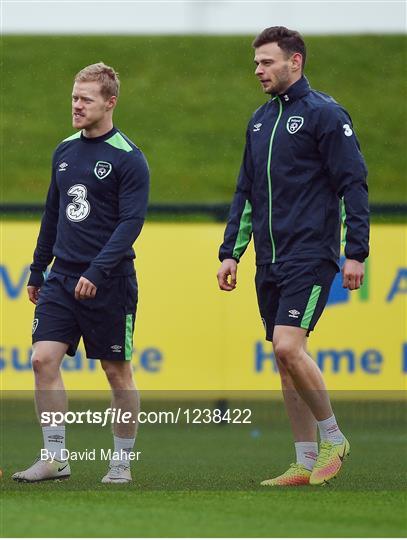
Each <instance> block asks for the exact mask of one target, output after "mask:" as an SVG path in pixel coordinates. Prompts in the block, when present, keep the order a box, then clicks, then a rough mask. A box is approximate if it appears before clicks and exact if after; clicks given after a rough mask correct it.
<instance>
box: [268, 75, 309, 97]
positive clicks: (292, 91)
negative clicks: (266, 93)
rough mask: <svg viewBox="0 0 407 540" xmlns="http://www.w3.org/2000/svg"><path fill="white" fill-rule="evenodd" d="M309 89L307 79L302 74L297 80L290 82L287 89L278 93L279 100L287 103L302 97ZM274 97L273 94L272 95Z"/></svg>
mask: <svg viewBox="0 0 407 540" xmlns="http://www.w3.org/2000/svg"><path fill="white" fill-rule="evenodd" d="M310 91H311V87H310V85H309V82H308V79H307V78H306V77H304V75H303V76H302V77H301V79H299V80H298V81H297V82H295V83H294V84H292V85H291V86H290V87H289V88H287V90H286V91H285V92H284V93H282V94H279V98H280V99H281V101H283V102H285V103H288V102H290V101H295V100H297V99H300V98H302V97H303V96H305V95H306V94H308V92H310ZM273 97H274V96H273Z"/></svg>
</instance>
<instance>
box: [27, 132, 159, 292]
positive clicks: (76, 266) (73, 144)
mask: <svg viewBox="0 0 407 540" xmlns="http://www.w3.org/2000/svg"><path fill="white" fill-rule="evenodd" d="M148 191H149V171H148V165H147V162H146V160H145V157H144V155H143V153H142V152H141V151H140V150H139V149H138V148H137V146H136V145H135V144H133V143H132V142H131V141H130V140H129V139H128V138H127V137H126V136H125V135H123V134H122V133H121V132H120V131H119V130H118V129H116V128H115V127H114V128H113V129H111V130H110V131H109V132H108V133H106V134H105V135H103V136H101V137H95V138H92V139H89V138H86V137H84V135H83V134H82V133H81V132H78V133H76V134H75V135H72V136H71V137H68V138H67V139H65V140H64V141H62V143H61V144H60V145H59V146H58V147H57V149H56V151H55V153H54V156H53V160H52V178H51V184H50V187H49V190H48V196H47V201H46V206H45V212H44V215H43V218H42V222H41V228H40V233H39V236H38V240H37V247H36V249H35V252H34V260H33V263H32V265H31V267H30V269H31V275H30V278H29V281H28V284H29V285H35V286H37V287H40V286H41V284H42V282H43V279H44V277H43V273H44V271H45V270H46V268H47V266H48V265H49V264H50V263H51V261H52V260H53V259H54V257H55V261H54V264H53V267H52V268H53V270H55V271H56V272H59V273H61V274H65V275H69V276H74V277H75V276H77V277H79V276H84V277H86V278H87V279H89V280H90V281H91V282H92V283H94V284H95V285H96V286H98V285H100V284H101V282H102V281H103V280H104V279H106V278H108V277H109V276H120V275H121V276H123V275H131V274H133V273H134V266H133V259H134V257H135V254H134V250H133V247H132V246H133V243H134V241H135V240H136V238H137V237H138V235H139V234H140V231H141V229H142V227H143V223H144V219H145V215H146V211H147V201H148Z"/></svg>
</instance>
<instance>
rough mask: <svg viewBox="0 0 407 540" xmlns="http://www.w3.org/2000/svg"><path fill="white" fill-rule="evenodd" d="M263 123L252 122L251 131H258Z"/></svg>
mask: <svg viewBox="0 0 407 540" xmlns="http://www.w3.org/2000/svg"><path fill="white" fill-rule="evenodd" d="M262 125H263V124H261V123H259V124H254V126H253V131H260V128H261V126H262Z"/></svg>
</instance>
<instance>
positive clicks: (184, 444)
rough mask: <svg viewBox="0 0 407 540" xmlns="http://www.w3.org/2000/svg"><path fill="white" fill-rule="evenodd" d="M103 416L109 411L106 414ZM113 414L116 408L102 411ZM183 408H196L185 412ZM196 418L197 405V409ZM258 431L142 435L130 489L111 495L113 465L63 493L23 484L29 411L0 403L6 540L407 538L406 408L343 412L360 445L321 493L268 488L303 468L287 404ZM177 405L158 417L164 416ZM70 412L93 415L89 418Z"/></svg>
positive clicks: (75, 431) (78, 430) (172, 429)
mask: <svg viewBox="0 0 407 540" xmlns="http://www.w3.org/2000/svg"><path fill="white" fill-rule="evenodd" d="M97 406H98V407H99V406H100V405H97ZM103 406H107V405H106V404H104V405H103ZM183 406H184V407H188V406H190V405H188V404H184V405H183ZM194 406H196V405H194ZM251 407H252V409H253V423H252V424H251V425H244V426H242V425H241V426H239V425H209V426H203V425H186V424H181V425H160V426H158V425H144V426H142V427H141V428H140V430H139V436H138V440H137V450H139V451H141V453H142V454H141V460H140V461H139V462H138V463H135V464H134V465H133V475H134V483H133V484H131V485H124V486H120V485H116V486H111V485H103V484H101V483H100V479H101V477H102V476H103V474H104V473H105V470H106V463H104V462H101V461H100V460H96V461H81V462H71V467H72V477H71V479H69V480H68V481H65V482H45V483H42V484H18V483H15V482H13V481H12V480H11V479H10V476H11V474H12V472H14V471H16V470H20V469H21V468H24V467H26V466H27V465H28V464H29V463H30V462H31V461H32V459H33V457H34V456H35V454H36V452H38V448H39V447H40V446H41V436H40V431H39V428H38V426H37V425H36V423H35V417H34V412H33V406H32V403H31V402H30V401H26V400H24V401H20V402H18V401H16V402H11V401H3V403H2V415H1V417H2V434H3V435H7V437H6V438H4V437H3V443H2V450H1V454H2V462H3V470H4V476H3V480H2V483H1V488H2V489H1V493H2V499H3V501H2V506H1V520H0V524H1V527H0V529H1V535H2V536H7V537H18V536H22V537H27V536H34V537H35V536H45V537H51V536H52V537H67V536H73V537H83V536H90V537H94V536H102V537H109V536H119V537H138V536H147V537H149V536H158V537H173V536H180V537H188V536H192V537H194V536H200V537H205V536H207V537H211V536H221V537H222V536H232V537H236V536H240V537H274V536H279V537H284V536H294V537H307V536H315V537H319V536H327V537H333V536H336V537H338V536H339V537H355V536H356V537H358V536H359V537H372V536H373V537H385V536H392V537H403V536H405V535H406V534H407V519H406V504H407V501H406V496H405V487H406V456H407V434H406V429H405V425H406V424H405V419H406V413H405V406H404V405H403V404H400V403H398V402H397V403H383V404H379V403H375V404H374V403H338V404H337V406H336V410H337V416H338V417H339V418H340V420H341V424H342V427H343V429H344V431H346V434H347V435H348V436H349V439H350V442H351V446H352V448H351V456H350V458H349V459H348V461H347V462H346V463H345V465H344V469H343V472H342V474H341V475H340V477H339V478H338V479H337V480H336V481H334V482H332V483H331V484H330V485H329V486H326V487H322V488H311V487H303V488H296V489H291V488H284V489H278V488H277V489H275V488H265V487H261V486H260V485H259V483H260V481H261V480H263V479H264V478H269V477H270V476H272V475H276V474H279V473H281V472H282V471H283V470H284V468H285V467H286V466H287V465H288V464H289V462H290V461H293V450H292V443H291V436H290V433H289V430H288V425H287V422H286V420H285V416H284V412H283V409H282V405H281V403H275V402H273V403H269V404H266V403H261V404H259V403H257V404H256V403H255V404H252V405H251ZM166 409H168V405H167V406H165V405H163V404H161V405H159V407H158V408H157V405H155V406H154V410H166ZM71 410H86V409H84V408H83V406H80V407H79V406H78V407H75V405H74V404H72V403H71ZM68 433H69V435H68V441H67V442H68V444H67V446H68V447H69V448H70V449H72V450H84V449H85V448H88V449H89V448H92V447H96V448H102V447H103V448H109V447H110V444H111V437H110V434H109V431H108V429H107V428H103V429H102V428H100V427H99V426H98V427H95V426H72V427H71V428H70V429H69V430H68Z"/></svg>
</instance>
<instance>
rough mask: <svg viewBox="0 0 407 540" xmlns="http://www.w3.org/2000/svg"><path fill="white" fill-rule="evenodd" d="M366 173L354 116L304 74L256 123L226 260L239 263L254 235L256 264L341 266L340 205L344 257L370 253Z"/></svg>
mask: <svg viewBox="0 0 407 540" xmlns="http://www.w3.org/2000/svg"><path fill="white" fill-rule="evenodd" d="M366 176H367V169H366V165H365V162H364V160H363V156H362V154H361V152H360V148H359V143H358V141H357V139H356V136H355V133H354V129H353V126H352V121H351V119H350V117H349V115H348V113H347V112H346V111H345V110H344V109H343V107H341V106H340V105H339V104H338V103H337V102H336V101H335V100H334V99H333V98H332V97H330V96H328V95H326V94H324V93H322V92H317V91H315V90H312V89H311V88H310V86H309V84H308V81H307V79H306V78H305V77H302V78H301V79H300V80H299V81H297V82H296V83H294V84H293V85H292V86H291V87H290V88H289V89H288V90H287V91H286V92H285V93H284V94H282V95H277V96H274V97H273V98H272V99H271V100H270V101H268V102H267V103H266V104H264V105H263V106H262V107H260V108H259V109H258V110H257V111H256V112H255V113H254V115H253V117H252V119H251V120H250V122H249V125H248V128H247V132H246V146H245V150H244V156H243V163H242V166H241V169H240V173H239V176H238V181H237V188H236V192H235V195H234V198H233V201H232V205H231V210H230V216H229V220H228V223H227V226H226V230H225V237H224V242H223V244H222V246H221V247H220V251H219V259H220V260H221V261H223V260H224V259H227V258H233V259H235V260H237V261H239V259H240V257H241V256H242V255H243V253H244V251H245V249H246V247H247V245H248V243H249V242H250V239H251V235H252V233H253V237H254V244H255V251H256V264H257V265H261V264H270V263H275V262H284V261H288V260H304V259H309V258H312V259H327V260H332V261H334V262H335V263H337V262H338V259H339V252H340V223H341V219H340V218H341V216H340V214H341V204H342V200H343V204H344V210H345V227H346V235H345V242H346V243H345V256H346V257H347V258H348V259H355V260H358V261H360V262H363V261H364V260H365V258H366V257H367V256H368V254H369V207H368V190H367V183H366Z"/></svg>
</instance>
